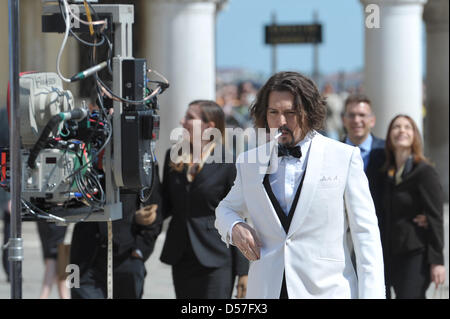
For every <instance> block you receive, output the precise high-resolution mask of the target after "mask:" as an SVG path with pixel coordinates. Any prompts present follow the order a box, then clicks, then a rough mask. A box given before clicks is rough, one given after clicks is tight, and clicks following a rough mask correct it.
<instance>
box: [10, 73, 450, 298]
mask: <svg viewBox="0 0 450 319" xmlns="http://www.w3.org/2000/svg"><path fill="white" fill-rule="evenodd" d="M194 121H200V122H201V129H202V133H203V131H205V130H207V129H209V128H216V129H218V130H219V131H220V132H222V136H224V134H223V132H224V129H225V127H241V128H248V127H251V126H254V127H257V128H265V129H266V130H268V131H269V129H275V130H276V131H277V132H279V133H280V136H278V137H275V136H271V137H270V138H269V140H268V144H267V145H268V146H269V147H271V148H272V149H274V150H276V152H272V153H271V156H270V158H268V159H263V160H258V161H257V162H256V163H250V162H246V161H245V156H244V155H243V154H250V153H251V152H257V150H256V149H253V150H248V151H247V153H243V154H232V157H233V158H235V162H236V163H237V164H234V163H226V161H218V162H211V161H208V158H209V157H211V156H212V154H214V153H215V152H216V151H217V150H221V152H220V154H222V156H223V157H225V156H226V154H225V153H226V152H227V150H226V149H225V148H224V144H223V143H222V141H214V143H209V142H210V141H204V142H202V145H201V150H202V151H201V152H200V154H197V155H198V156H199V158H195V157H194V154H195V152H194V154H192V153H190V156H188V157H185V156H181V154H175V156H173V154H171V149H169V150H167V153H166V157H165V161H164V163H163V167H164V169H163V176H162V181H160V179H159V176H157V177H158V178H156V179H155V181H154V183H155V185H154V191H153V195H152V197H151V198H150V199H149V201H148V202H146V203H144V204H139V201H138V197H137V194H133V193H121V199H122V201H123V203H124V204H123V213H124V218H123V219H122V220H119V221H115V222H113V238H114V243H113V247H114V249H113V252H114V287H115V288H114V293H115V295H114V297H115V298H142V295H143V286H144V280H145V277H146V274H147V270H146V269H145V265H144V263H145V261H146V260H147V259H148V257H149V256H150V254H151V253H152V252H153V248H154V245H155V242H156V240H157V237H158V235H159V234H160V233H161V231H162V225H163V221H164V220H165V219H167V218H170V223H169V226H168V229H167V233H166V237H165V242H164V245H163V249H162V253H161V256H159V257H160V260H161V261H162V262H163V263H166V264H168V265H171V267H172V278H173V284H174V290H175V295H176V298H181V299H184V298H223V299H227V298H231V297H232V291H233V288H234V286H235V285H236V287H237V296H236V297H237V298H244V297H249V298H392V297H393V296H392V295H391V288H392V289H393V291H394V293H395V297H396V298H425V292H426V290H427V289H428V287H429V285H430V283H433V284H435V285H436V287H437V286H438V285H442V284H443V283H444V281H445V276H446V274H445V267H444V256H443V246H444V239H443V238H444V233H443V232H444V230H443V206H444V195H443V190H442V187H441V185H440V181H439V175H438V173H437V172H436V171H435V169H434V168H433V165H432V163H431V161H430V160H428V159H427V158H426V157H425V156H424V154H423V145H422V141H421V135H420V132H419V131H418V129H417V125H416V123H415V122H414V120H413V119H412V118H411V117H410V116H408V115H407V114H400V115H397V116H396V117H394V118H393V119H392V121H391V123H390V124H389V129H388V131H387V132H386V135H385V137H384V139H383V137H376V136H374V135H373V134H372V129H373V128H374V126H375V125H376V118H375V115H374V113H373V110H372V105H371V101H370V98H369V97H367V96H365V95H364V94H361V93H355V94H345V95H342V94H339V95H338V94H336V93H334V92H333V90H332V88H331V86H330V85H326V86H325V87H324V89H323V90H322V92H319V90H318V89H317V86H316V85H315V84H314V83H313V82H312V81H311V80H310V79H309V78H307V77H305V76H304V75H302V74H299V73H296V72H279V73H277V74H274V75H273V76H272V77H271V78H270V79H269V80H268V81H267V82H266V83H265V84H263V85H262V86H259V85H257V84H255V83H252V82H251V81H244V82H242V83H240V84H239V85H224V86H222V87H221V88H220V91H219V92H218V95H217V101H209V100H196V101H192V102H191V103H189V105H187V106H186V113H185V115H184V116H183V118H182V119H181V121H180V125H181V126H182V127H183V128H185V129H186V130H187V131H188V132H191V131H192V130H193V122H194ZM193 136H194V135H193V134H190V140H189V143H190V145H191V147H192V145H193V144H194V143H195V142H194V141H193V139H192V138H193ZM267 145H264V146H263V147H267ZM178 155H179V156H178ZM237 156H239V158H238V159H236V157H237ZM256 158H257V157H256ZM274 166H276V167H277V169H275V170H272V169H271V168H273V167H274ZM261 167H263V168H265V170H264V172H265V173H264V174H261ZM156 171H158V170H156ZM3 202H7V201H6V200H5V201H3ZM2 207H3V209H4V210H5V211H8V209H7V205H3V206H2ZM4 216H6V217H8V216H9V215H8V213H7V212H6V213H5V214H4ZM6 217H5V218H6ZM5 225H6V219H5ZM44 227H45V229H44ZM5 229H7V228H5ZM39 229H40V235H41V240H42V244H43V255H44V258H45V259H46V260H47V259H51V260H55V259H56V255H55V246H56V245H57V244H58V243H60V242H61V240H60V239H59V241H57V240H51V237H52V236H51V235H49V232H50V228H49V227H48V226H42V225H41V226H40V228H39ZM57 237H58V236H57ZM61 237H64V235H60V236H59V238H61ZM5 238H6V237H5ZM106 239H107V230H106V225H105V223H79V224H77V225H76V226H75V230H74V233H73V236H72V247H71V260H70V262H71V263H75V264H78V265H80V267H81V268H82V269H81V282H80V284H81V286H80V288H72V289H71V296H72V298H105V297H106ZM49 243H50V244H51V245H49ZM87 248H89V249H87ZM3 256H5V251H3ZM46 262H47V261H46ZM4 267H5V270H6V271H7V270H8V268H7V263H5V259H4ZM149 273H150V275H151V269H149ZM44 282H45V281H44ZM61 296H62V297H64V296H65V295H64V293H62V295H61Z"/></svg>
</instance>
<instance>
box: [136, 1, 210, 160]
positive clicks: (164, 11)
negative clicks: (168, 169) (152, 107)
mask: <svg viewBox="0 0 450 319" xmlns="http://www.w3.org/2000/svg"><path fill="white" fill-rule="evenodd" d="M218 2H219V1H216V0H146V1H145V6H144V10H142V12H141V13H138V14H140V17H141V19H142V21H146V23H145V22H144V25H145V29H144V30H142V33H143V34H145V37H146V38H145V39H142V41H143V42H144V43H143V47H144V50H143V51H144V53H145V57H146V58H147V62H148V65H149V67H150V68H152V69H155V70H157V71H158V72H159V73H161V74H163V75H164V76H165V77H166V78H167V79H168V80H169V82H170V88H169V89H168V90H167V91H166V92H165V93H164V94H163V95H162V96H161V97H160V100H159V101H160V106H161V111H160V115H161V131H160V136H159V141H158V144H157V151H156V153H157V158H158V161H159V163H160V166H161V167H162V164H163V161H164V155H165V152H166V150H167V149H168V148H169V146H170V145H171V142H170V139H169V136H170V132H171V131H172V130H173V129H174V128H176V127H179V126H180V124H179V122H180V120H181V118H182V117H183V115H184V114H185V112H186V109H187V106H188V103H189V102H191V101H193V100H195V99H212V100H214V99H215V82H216V80H215V25H216V8H217V3H218Z"/></svg>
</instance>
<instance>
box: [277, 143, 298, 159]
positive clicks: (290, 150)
mask: <svg viewBox="0 0 450 319" xmlns="http://www.w3.org/2000/svg"><path fill="white" fill-rule="evenodd" d="M289 155H290V156H293V157H296V158H300V157H302V151H301V150H300V146H298V145H297V146H294V147H287V146H282V145H278V157H280V156H289Z"/></svg>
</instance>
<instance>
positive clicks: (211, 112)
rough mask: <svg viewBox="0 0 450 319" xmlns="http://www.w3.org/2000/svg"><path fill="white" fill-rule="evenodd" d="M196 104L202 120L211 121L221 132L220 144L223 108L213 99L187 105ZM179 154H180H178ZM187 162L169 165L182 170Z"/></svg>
mask: <svg viewBox="0 0 450 319" xmlns="http://www.w3.org/2000/svg"><path fill="white" fill-rule="evenodd" d="M192 105H198V106H199V107H200V112H201V115H200V116H201V119H202V122H204V123H208V122H213V123H214V124H215V128H216V129H218V130H219V131H220V133H221V134H222V141H221V142H222V144H224V143H225V113H224V112H223V109H222V108H221V107H220V106H219V104H217V103H216V102H214V101H210V100H195V101H192V102H191V103H189V106H188V107H190V106H192ZM180 151H181V150H180ZM179 155H181V154H179ZM187 165H188V163H185V162H183V161H180V162H178V163H174V162H172V161H171V162H170V164H169V166H170V168H171V169H172V170H174V171H176V172H179V173H180V172H182V171H183V170H184V169H185V167H186V166H187Z"/></svg>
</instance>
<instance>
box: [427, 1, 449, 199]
mask: <svg viewBox="0 0 450 319" xmlns="http://www.w3.org/2000/svg"><path fill="white" fill-rule="evenodd" d="M423 18H424V20H425V23H426V30H427V53H426V55H427V62H426V100H425V101H426V102H425V105H426V108H427V115H426V117H425V131H424V136H425V151H426V155H427V156H428V157H429V158H430V159H431V161H432V162H433V163H434V164H435V165H436V169H437V171H438V173H439V175H440V177H441V183H442V186H443V188H444V192H445V196H446V201H447V202H448V200H449V185H448V177H449V165H448V146H449V131H448V127H449V119H448V117H449V112H448V111H449V93H448V85H449V83H448V82H449V81H448V78H449V62H448V57H449V42H448V41H449V40H448V36H449V34H448V31H449V1H448V0H432V1H429V2H428V3H427V5H426V6H425V9H424V14H423Z"/></svg>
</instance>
